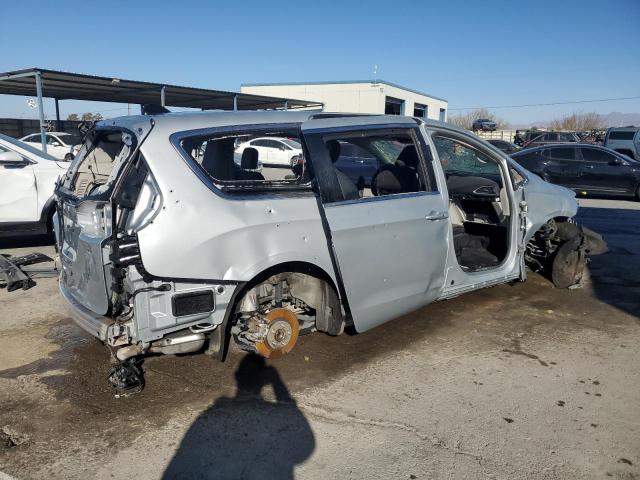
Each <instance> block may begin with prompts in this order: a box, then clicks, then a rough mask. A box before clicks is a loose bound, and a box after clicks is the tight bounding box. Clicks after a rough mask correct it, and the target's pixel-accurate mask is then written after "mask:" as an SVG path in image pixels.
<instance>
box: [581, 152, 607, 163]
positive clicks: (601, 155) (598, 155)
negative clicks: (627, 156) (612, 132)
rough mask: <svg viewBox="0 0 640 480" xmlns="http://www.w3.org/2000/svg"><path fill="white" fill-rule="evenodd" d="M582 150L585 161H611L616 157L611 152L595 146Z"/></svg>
mask: <svg viewBox="0 0 640 480" xmlns="http://www.w3.org/2000/svg"><path fill="white" fill-rule="evenodd" d="M581 151H582V158H584V161H585V162H598V163H609V162H612V161H613V160H614V159H615V157H614V156H613V155H611V154H610V153H607V152H603V151H601V150H596V149H595V148H582V149H581Z"/></svg>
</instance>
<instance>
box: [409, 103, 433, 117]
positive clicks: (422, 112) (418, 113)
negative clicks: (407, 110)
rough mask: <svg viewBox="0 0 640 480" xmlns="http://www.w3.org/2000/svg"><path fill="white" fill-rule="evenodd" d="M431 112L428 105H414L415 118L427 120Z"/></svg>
mask: <svg viewBox="0 0 640 480" xmlns="http://www.w3.org/2000/svg"><path fill="white" fill-rule="evenodd" d="M428 112H429V107H428V106H427V105H422V104H420V103H415V104H414V105H413V116H414V117H418V118H427V117H428Z"/></svg>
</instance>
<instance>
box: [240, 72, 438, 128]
mask: <svg viewBox="0 0 640 480" xmlns="http://www.w3.org/2000/svg"><path fill="white" fill-rule="evenodd" d="M240 91H241V92H242V93H252V94H257V95H270V96H278V97H284V98H295V99H298V100H313V101H317V102H322V103H323V104H324V110H325V111H327V112H347V113H386V114H394V115H410V116H414V117H421V118H431V119H433V120H441V121H446V119H447V108H448V105H449V103H448V102H447V101H446V100H444V99H442V98H438V97H434V96H433V95H428V94H426V93H422V92H418V91H415V90H411V89H408V88H404V87H401V86H400V85H395V84H393V83H390V82H386V81H384V80H375V81H374V80H354V81H342V82H301V83H245V84H242V85H241V86H240Z"/></svg>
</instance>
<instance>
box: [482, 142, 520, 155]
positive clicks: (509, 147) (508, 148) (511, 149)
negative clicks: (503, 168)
mask: <svg viewBox="0 0 640 480" xmlns="http://www.w3.org/2000/svg"><path fill="white" fill-rule="evenodd" d="M487 142H489V143H490V144H491V145H493V146H494V147H496V148H498V149H500V150H502V151H503V152H504V153H506V154H507V155H510V154H512V153H515V152H517V151H519V150H520V147H519V146H517V145H516V144H515V143H511V142H507V141H506V140H494V139H488V140H487Z"/></svg>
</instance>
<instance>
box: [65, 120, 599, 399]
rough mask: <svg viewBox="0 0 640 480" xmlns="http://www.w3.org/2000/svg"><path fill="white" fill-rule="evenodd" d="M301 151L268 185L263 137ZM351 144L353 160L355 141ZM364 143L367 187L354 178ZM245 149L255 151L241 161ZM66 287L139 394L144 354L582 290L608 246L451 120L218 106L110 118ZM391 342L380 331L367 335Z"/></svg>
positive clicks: (80, 202)
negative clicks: (446, 303)
mask: <svg viewBox="0 0 640 480" xmlns="http://www.w3.org/2000/svg"><path fill="white" fill-rule="evenodd" d="M257 136H259V137H262V138H264V137H278V138H282V137H285V138H298V139H300V141H301V144H302V151H303V156H304V161H303V162H301V163H300V164H298V165H297V166H296V168H295V169H291V170H287V169H282V168H280V169H273V170H274V171H273V172H267V171H266V170H268V169H267V168H265V169H263V171H262V172H256V171H255V166H254V168H252V169H251V168H250V169H249V170H250V171H247V170H245V169H243V167H242V166H243V165H247V166H249V167H251V166H252V165H253V164H254V163H255V159H257V157H258V152H256V151H255V149H253V148H251V147H250V146H248V147H247V148H245V149H244V151H243V153H242V155H243V159H242V161H241V162H240V165H238V163H237V162H235V161H234V146H235V145H238V144H240V143H241V142H243V141H246V140H247V139H250V138H255V137H257ZM349 145H352V146H353V148H347V146H349ZM354 149H357V150H358V151H361V152H366V154H367V155H368V156H370V157H371V158H375V159H376V162H375V163H376V164H377V165H378V166H377V169H376V171H375V172H374V173H373V174H372V175H370V177H371V178H370V181H354V179H353V176H354V173H353V172H350V175H347V174H345V173H344V172H342V171H341V170H340V165H344V163H345V162H344V161H341V157H342V156H344V155H353V150H354ZM245 156H246V158H244V157H245ZM56 196H57V217H56V221H55V227H56V241H57V245H58V248H59V251H60V261H61V265H62V269H61V273H60V291H61V293H62V297H63V298H64V300H65V302H66V305H67V306H68V308H69V311H70V312H71V315H72V317H73V318H74V319H75V321H76V322H77V323H78V325H80V326H81V327H82V328H84V329H85V330H86V331H88V332H89V333H91V334H92V335H94V336H96V337H97V338H99V339H100V340H101V341H102V342H104V343H105V344H106V345H107V346H108V347H109V348H110V350H111V351H112V352H114V355H115V357H116V358H117V360H118V361H119V364H118V365H117V366H115V367H114V369H113V370H112V372H111V374H110V376H109V381H110V382H111V384H112V385H113V386H114V387H115V388H116V389H117V390H118V391H119V392H125V393H132V392H134V391H138V390H140V389H141V388H142V385H143V377H142V373H143V372H142V369H141V367H140V363H141V362H140V359H142V358H143V357H144V356H145V355H147V354H152V353H163V354H176V353H187V352H197V351H206V352H207V353H209V354H211V355H215V356H217V357H218V358H220V359H224V357H225V353H226V351H227V348H228V345H229V343H230V341H231V340H233V341H234V342H235V343H236V344H237V346H238V347H239V348H241V349H242V350H245V351H248V352H253V353H257V354H260V355H263V356H264V357H267V358H277V357H280V356H282V355H285V354H287V353H288V352H290V351H291V349H292V348H294V346H295V345H296V341H297V339H298V338H299V336H300V335H303V334H309V333H312V332H316V331H317V332H324V333H326V334H329V335H339V334H341V333H342V332H343V330H344V329H345V327H349V328H353V329H355V330H356V331H357V332H364V331H367V330H370V329H372V328H374V327H376V326H377V325H380V324H382V323H384V322H387V321H389V320H392V319H393V318H396V317H399V316H401V315H403V314H405V313H408V312H410V311H412V310H415V309H418V308H420V307H422V306H424V305H426V304H428V303H430V302H433V301H436V300H442V299H447V298H451V297H455V296H458V295H461V294H464V293H466V292H471V291H473V290H477V289H480V288H485V287H490V286H493V285H497V284H501V283H505V282H511V281H516V280H524V279H525V277H526V269H525V264H528V265H529V266H530V267H532V268H534V269H536V270H540V271H542V272H543V273H546V274H547V275H548V276H549V277H550V278H551V279H552V280H553V282H554V284H555V285H556V286H558V287H569V286H572V285H574V284H576V283H579V282H580V280H581V276H582V269H583V267H584V263H585V261H586V256H587V255H589V254H596V253H599V252H601V251H603V249H604V248H605V247H604V244H603V242H602V240H601V238H599V237H598V235H597V234H594V233H593V232H590V231H588V230H586V229H582V228H581V227H579V226H578V225H577V224H576V223H575V222H574V220H573V218H574V216H575V214H576V212H577V208H578V206H577V203H576V200H575V198H574V193H573V192H571V191H570V190H567V189H565V188H563V187H559V186H556V185H551V184H549V183H546V182H544V181H543V180H542V179H541V178H539V177H538V176H536V175H533V174H531V173H529V172H527V171H526V170H525V169H524V168H522V167H520V166H519V165H517V164H516V163H515V162H513V161H512V160H510V159H509V158H508V157H507V156H506V155H505V154H504V153H502V152H501V151H500V150H498V149H496V148H494V147H492V146H491V145H489V144H488V143H486V142H484V141H482V140H481V139H479V138H477V137H476V136H475V135H473V134H471V133H470V132H467V131H465V130H462V129H459V128H456V127H453V126H451V125H448V124H446V123H440V122H436V121H429V120H422V119H414V118H410V117H403V116H384V115H367V116H363V115H347V114H328V113H317V112H284V111H258V112H202V113H188V114H186V113H182V114H161V115H154V116H137V117H123V118H118V119H114V120H109V121H103V122H100V123H98V124H97V125H96V126H95V128H93V129H92V130H91V131H89V133H88V135H87V137H86V138H85V148H84V149H83V150H82V151H81V152H80V154H79V155H78V156H76V158H75V159H74V161H73V163H72V164H71V167H70V168H69V170H68V171H67V173H66V174H65V175H64V176H63V177H62V178H61V179H60V181H59V183H58V185H57V188H56ZM371 334H372V335H375V333H371Z"/></svg>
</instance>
